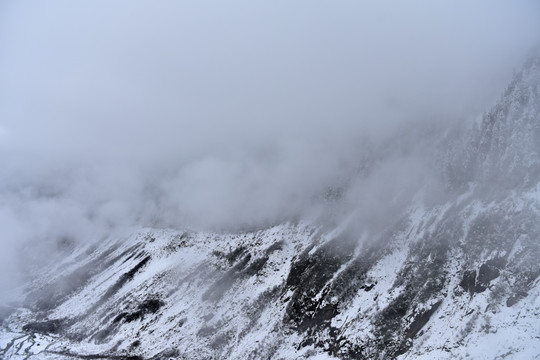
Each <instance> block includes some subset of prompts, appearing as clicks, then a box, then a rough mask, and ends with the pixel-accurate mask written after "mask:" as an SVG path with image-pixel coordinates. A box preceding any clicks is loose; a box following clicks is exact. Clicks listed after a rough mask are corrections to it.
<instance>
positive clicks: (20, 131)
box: [0, 0, 540, 286]
mask: <svg viewBox="0 0 540 360" xmlns="http://www.w3.org/2000/svg"><path fill="white" fill-rule="evenodd" d="M539 18H540V6H539V5H538V4H537V3H536V2H535V1H525V0H523V1H502V0H500V1H487V0H482V1H475V2H470V1H453V2H451V3H450V2H443V1H427V0H418V1H412V2H406V3H404V2H399V1H381V2H377V4H367V3H364V2H356V1H339V2H332V3H330V2H324V1H310V2H307V1H300V2H294V3H290V2H289V3H286V2H259V1H250V2H248V1H233V2H227V3H222V2H213V1H202V2H201V1H197V2H174V1H161V2H159V3H155V2H152V3H151V2H144V1H116V2H114V3H110V2H95V1H82V2H70V1H54V2H47V3H43V2H37V1H36V2H34V1H4V2H2V3H1V4H0V161H1V163H2V166H1V168H0V228H1V231H2V233H1V237H0V238H1V240H0V241H1V246H2V252H1V253H2V255H0V264H1V265H0V273H2V274H9V275H7V276H6V275H4V276H0V278H1V281H2V283H3V286H10V285H14V284H16V283H17V274H19V273H20V271H19V269H20V268H21V267H22V268H24V267H25V266H26V265H27V264H26V262H27V261H28V260H27V259H28V258H27V256H28V252H29V251H30V250H29V249H33V251H34V252H36V253H37V251H38V250H36V249H41V250H39V251H43V249H50V248H51V247H52V248H54V244H55V242H56V241H58V239H62V238H66V237H67V238H71V239H74V240H76V241H96V240H98V239H100V238H102V237H103V236H107V235H110V234H111V233H113V232H115V231H121V230H123V229H129V228H132V227H137V226H154V227H177V228H186V227H188V228H193V229H204V230H231V231H234V230H238V229H245V228H257V227H263V226H268V225H269V224H273V223H276V222H280V221H287V220H290V219H297V218H302V217H305V216H313V214H319V213H320V211H323V210H321V209H324V208H325V207H327V206H328V202H329V198H332V199H333V198H334V197H333V196H328V193H329V191H330V193H332V191H334V192H336V191H337V192H339V193H340V194H341V195H340V196H338V197H339V198H341V199H345V200H344V201H345V204H342V205H343V206H341V208H345V209H348V211H352V210H351V209H355V210H354V211H356V212H357V213H359V214H364V215H365V216H362V217H361V218H362V219H363V220H362V221H365V222H366V223H372V222H377V221H380V217H379V216H378V214H382V213H385V212H386V211H387V209H388V207H389V205H388V204H390V203H392V202H393V201H394V203H393V204H394V205H395V202H397V203H403V204H405V203H406V202H407V199H409V198H410V197H412V196H413V195H414V194H415V192H416V191H417V190H418V189H419V188H420V187H421V186H422V185H423V184H424V183H425V181H426V180H425V179H426V178H428V179H430V178H433V176H432V170H431V169H430V167H429V163H430V159H428V158H429V156H428V155H427V153H429V151H426V148H425V147H424V145H423V144H425V141H424V140H425V138H426V134H429V131H431V130H433V129H436V131H439V132H443V131H444V129H446V128H448V127H454V126H460V124H464V123H467V122H469V121H472V120H474V119H475V118H477V117H479V116H480V115H481V114H482V112H483V111H484V110H486V109H487V108H488V107H489V105H490V104H491V103H493V102H494V101H495V100H496V98H497V97H498V95H499V94H500V93H501V91H502V89H503V87H504V86H505V84H506V83H507V81H508V80H509V79H510V77H511V75H512V73H513V71H514V70H515V69H516V68H517V67H519V66H520V64H521V61H523V59H524V57H525V56H526V54H527V52H528V51H529V50H530V49H531V47H533V46H535V45H536V44H538V42H539V35H538V34H540V21H538V20H539ZM411 128H415V129H424V130H425V131H419V132H418V131H406V130H407V129H411ZM428 130H429V131H428ZM405 134H416V135H410V137H409V138H408V140H406V141H405V142H406V143H407V144H409V145H408V146H407V147H406V149H407V150H406V151H402V149H401V148H400V147H397V146H396V148H395V149H394V150H388V147H389V146H390V147H392V146H393V145H392V144H396V143H398V142H399V143H400V141H402V140H403V137H404V136H409V135H405ZM398 139H400V140H399V141H398ZM383 149H385V150H383ZM377 151H379V152H377ZM374 152H375V153H376V154H375V155H374ZM388 153H390V155H388ZM384 154H386V155H384ZM373 156H375V158H376V159H377V161H374V158H373ZM366 164H371V165H370V166H368V167H367V168H369V174H368V175H365V174H364V172H363V171H365V169H366ZM362 174H363V175H362ZM394 205H392V206H394ZM368 214H369V216H368ZM377 219H379V220H377ZM51 244H52V245H51ZM18 254H24V255H25V257H23V259H26V260H24V261H20V259H21V258H20V257H19V255H18ZM41 254H43V252H41Z"/></svg>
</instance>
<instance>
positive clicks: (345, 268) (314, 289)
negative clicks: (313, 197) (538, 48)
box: [0, 59, 540, 359]
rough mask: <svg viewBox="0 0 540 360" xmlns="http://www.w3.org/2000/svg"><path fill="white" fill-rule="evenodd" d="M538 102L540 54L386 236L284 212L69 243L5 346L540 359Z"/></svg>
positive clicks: (21, 349) (195, 355)
mask: <svg viewBox="0 0 540 360" xmlns="http://www.w3.org/2000/svg"><path fill="white" fill-rule="evenodd" d="M539 99H540V60H538V59H537V60H531V61H530V62H529V63H528V64H527V65H526V66H525V68H524V70H523V71H522V72H521V73H519V74H518V75H517V77H516V78H515V80H514V81H513V82H512V84H511V85H510V86H509V87H508V89H507V91H506V92H505V94H504V96H503V97H502V99H501V100H500V102H499V103H498V104H497V105H496V106H495V107H494V108H493V110H492V111H490V112H488V113H487V114H486V115H485V117H484V119H483V122H482V123H481V124H480V125H479V127H478V128H476V129H472V130H470V131H469V133H468V134H467V136H464V137H462V138H461V139H460V140H459V141H457V140H456V141H453V142H452V147H451V150H449V151H448V154H446V160H445V162H443V164H444V166H445V169H443V171H442V172H443V173H445V174H446V176H447V181H448V187H449V188H450V189H451V190H450V191H452V194H453V195H452V196H451V197H450V198H449V199H448V201H445V202H443V203H439V204H437V205H431V206H427V205H425V204H423V203H422V201H419V200H418V199H420V198H421V196H418V197H417V198H416V199H417V200H415V202H413V203H411V204H410V206H409V207H408V209H407V211H406V212H404V213H402V214H401V215H400V216H397V217H395V218H389V219H387V221H386V227H385V230H384V231H380V232H378V233H371V232H369V231H364V232H362V231H360V232H359V231H358V228H359V227H358V226H354V227H352V226H350V224H346V225H343V226H338V227H336V228H328V227H325V226H317V225H314V224H312V223H309V222H294V223H292V222H290V223H285V224H281V225H277V226H274V227H270V228H267V229H263V230H259V231H251V232H244V233H237V234H217V233H202V232H190V231H173V230H156V229H138V230H135V231H133V232H132V233H130V234H126V236H125V237H111V238H109V239H106V240H104V241H102V242H100V243H99V246H91V245H85V246H80V245H74V244H71V243H69V242H64V243H62V244H61V245H62V246H61V252H62V253H61V254H60V255H59V261H57V262H55V265H54V266H51V267H49V268H48V269H47V270H46V271H45V272H43V273H42V274H40V276H39V277H37V278H36V280H35V281H34V282H33V283H32V284H31V286H29V288H28V289H29V290H28V291H27V295H26V300H25V301H24V302H22V303H19V304H14V305H13V306H6V307H3V308H2V309H1V310H2V313H1V316H2V331H1V333H0V348H1V350H0V357H1V358H5V359H81V358H82V359H90V358H91V359H99V358H103V359H241V358H246V359H300V358H312V359H328V358H338V359H423V358H425V359H503V358H512V359H534V358H539V357H540V278H539V275H540V263H539V261H538V259H540V183H539V179H540V100H539ZM345 223H346V222H345ZM356 225H357V224H356Z"/></svg>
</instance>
